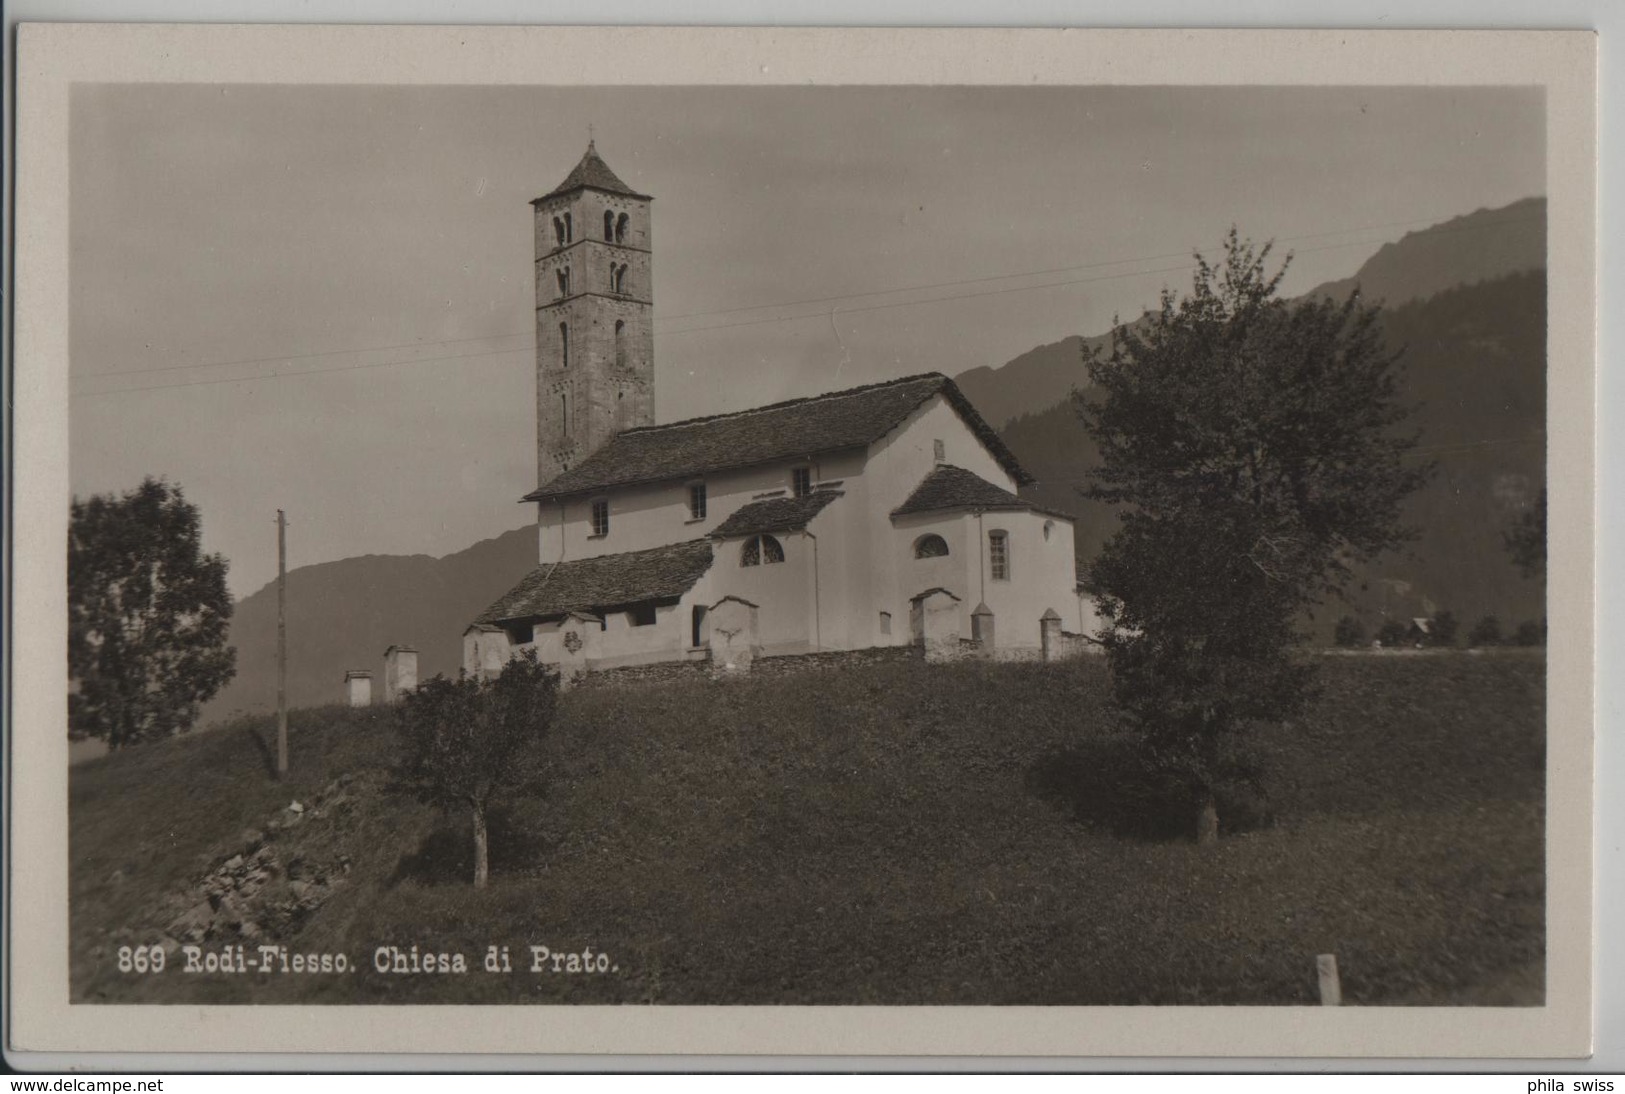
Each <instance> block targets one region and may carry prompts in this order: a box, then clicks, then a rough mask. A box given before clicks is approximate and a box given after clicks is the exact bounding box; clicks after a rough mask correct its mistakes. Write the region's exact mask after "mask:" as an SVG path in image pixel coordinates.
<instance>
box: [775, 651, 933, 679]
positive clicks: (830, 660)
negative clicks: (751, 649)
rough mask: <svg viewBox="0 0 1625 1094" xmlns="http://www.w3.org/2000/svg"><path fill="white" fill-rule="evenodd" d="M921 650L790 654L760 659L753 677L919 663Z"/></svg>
mask: <svg viewBox="0 0 1625 1094" xmlns="http://www.w3.org/2000/svg"><path fill="white" fill-rule="evenodd" d="M921 656H922V651H921V649H920V648H919V647H918V646H874V647H871V648H869V649H862V650H823V651H820V652H818V653H790V654H783V655H781V656H778V657H759V658H757V659H756V661H755V662H754V663H753V664H752V665H751V669H750V674H751V675H752V676H758V677H761V676H791V675H794V674H795V673H799V672H815V671H819V670H826V671H827V670H830V669H848V668H862V667H864V666H868V665H895V664H899V663H901V662H905V661H918V660H920V659H921Z"/></svg>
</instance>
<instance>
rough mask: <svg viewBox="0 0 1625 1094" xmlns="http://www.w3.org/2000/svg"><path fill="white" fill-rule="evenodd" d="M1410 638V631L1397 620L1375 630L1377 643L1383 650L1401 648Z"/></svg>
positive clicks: (1391, 620)
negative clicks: (1380, 644) (1379, 643)
mask: <svg viewBox="0 0 1625 1094" xmlns="http://www.w3.org/2000/svg"><path fill="white" fill-rule="evenodd" d="M1410 636H1411V629H1410V628H1409V627H1407V626H1406V625H1405V624H1403V623H1401V622H1400V621H1399V620H1397V619H1390V620H1388V621H1387V622H1386V623H1384V624H1383V625H1382V626H1381V627H1379V628H1378V629H1377V641H1378V642H1381V643H1382V645H1383V648H1384V649H1393V648H1395V647H1396V646H1403V645H1404V644H1405V642H1406V640H1407V639H1408V638H1410Z"/></svg>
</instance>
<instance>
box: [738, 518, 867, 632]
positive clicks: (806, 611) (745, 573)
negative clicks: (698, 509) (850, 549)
mask: <svg viewBox="0 0 1625 1094" xmlns="http://www.w3.org/2000/svg"><path fill="white" fill-rule="evenodd" d="M843 500H844V499H843ZM835 504H836V505H839V504H840V502H836V503H835ZM820 515H822V514H820ZM773 538H774V539H776V540H778V541H779V545H780V546H782V547H783V548H784V561H783V562H775V563H764V564H761V565H757V566H742V565H740V561H739V560H740V557H741V552H742V550H743V548H744V545H745V542H746V541H745V540H744V539H728V540H723V541H721V542H719V543H718V544H717V545H716V558H715V561H713V562H712V564H711V573H710V575H709V576H710V578H711V591H712V593H713V595H714V598H715V600H720V599H722V598H723V597H724V596H737V597H739V598H740V599H741V600H748V601H750V602H751V603H752V604H755V605H756V606H757V609H758V610H757V616H756V618H757V626H758V627H759V630H758V632H757V641H758V642H759V643H760V645H761V647H762V649H763V650H764V651H765V652H767V653H778V652H785V651H792V650H807V649H811V648H813V644H814V641H815V634H816V631H817V630H818V628H817V626H816V622H818V621H820V617H818V616H815V614H814V610H813V577H814V573H813V564H814V553H813V552H814V546H813V542H812V540H811V539H810V538H809V537H807V536H805V535H802V534H801V533H799V532H777V533H774V535H773ZM715 600H714V601H713V603H714V602H715Z"/></svg>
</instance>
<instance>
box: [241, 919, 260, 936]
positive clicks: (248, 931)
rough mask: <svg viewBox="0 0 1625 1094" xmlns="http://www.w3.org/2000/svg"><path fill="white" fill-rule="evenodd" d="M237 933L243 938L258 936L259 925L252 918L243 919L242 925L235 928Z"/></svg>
mask: <svg viewBox="0 0 1625 1094" xmlns="http://www.w3.org/2000/svg"><path fill="white" fill-rule="evenodd" d="M237 933H238V934H240V935H242V936H243V937H244V938H258V937H259V936H260V925H259V924H258V923H255V922H254V921H253V920H252V919H245V920H243V922H242V926H240V927H238V928H237Z"/></svg>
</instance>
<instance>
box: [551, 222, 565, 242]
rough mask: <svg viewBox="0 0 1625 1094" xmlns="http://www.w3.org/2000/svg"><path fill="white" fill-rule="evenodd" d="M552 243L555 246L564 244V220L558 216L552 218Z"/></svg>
mask: <svg viewBox="0 0 1625 1094" xmlns="http://www.w3.org/2000/svg"><path fill="white" fill-rule="evenodd" d="M553 243H554V245H555V246H559V247H562V246H564V221H562V220H560V219H559V218H558V217H554V218H553Z"/></svg>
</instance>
